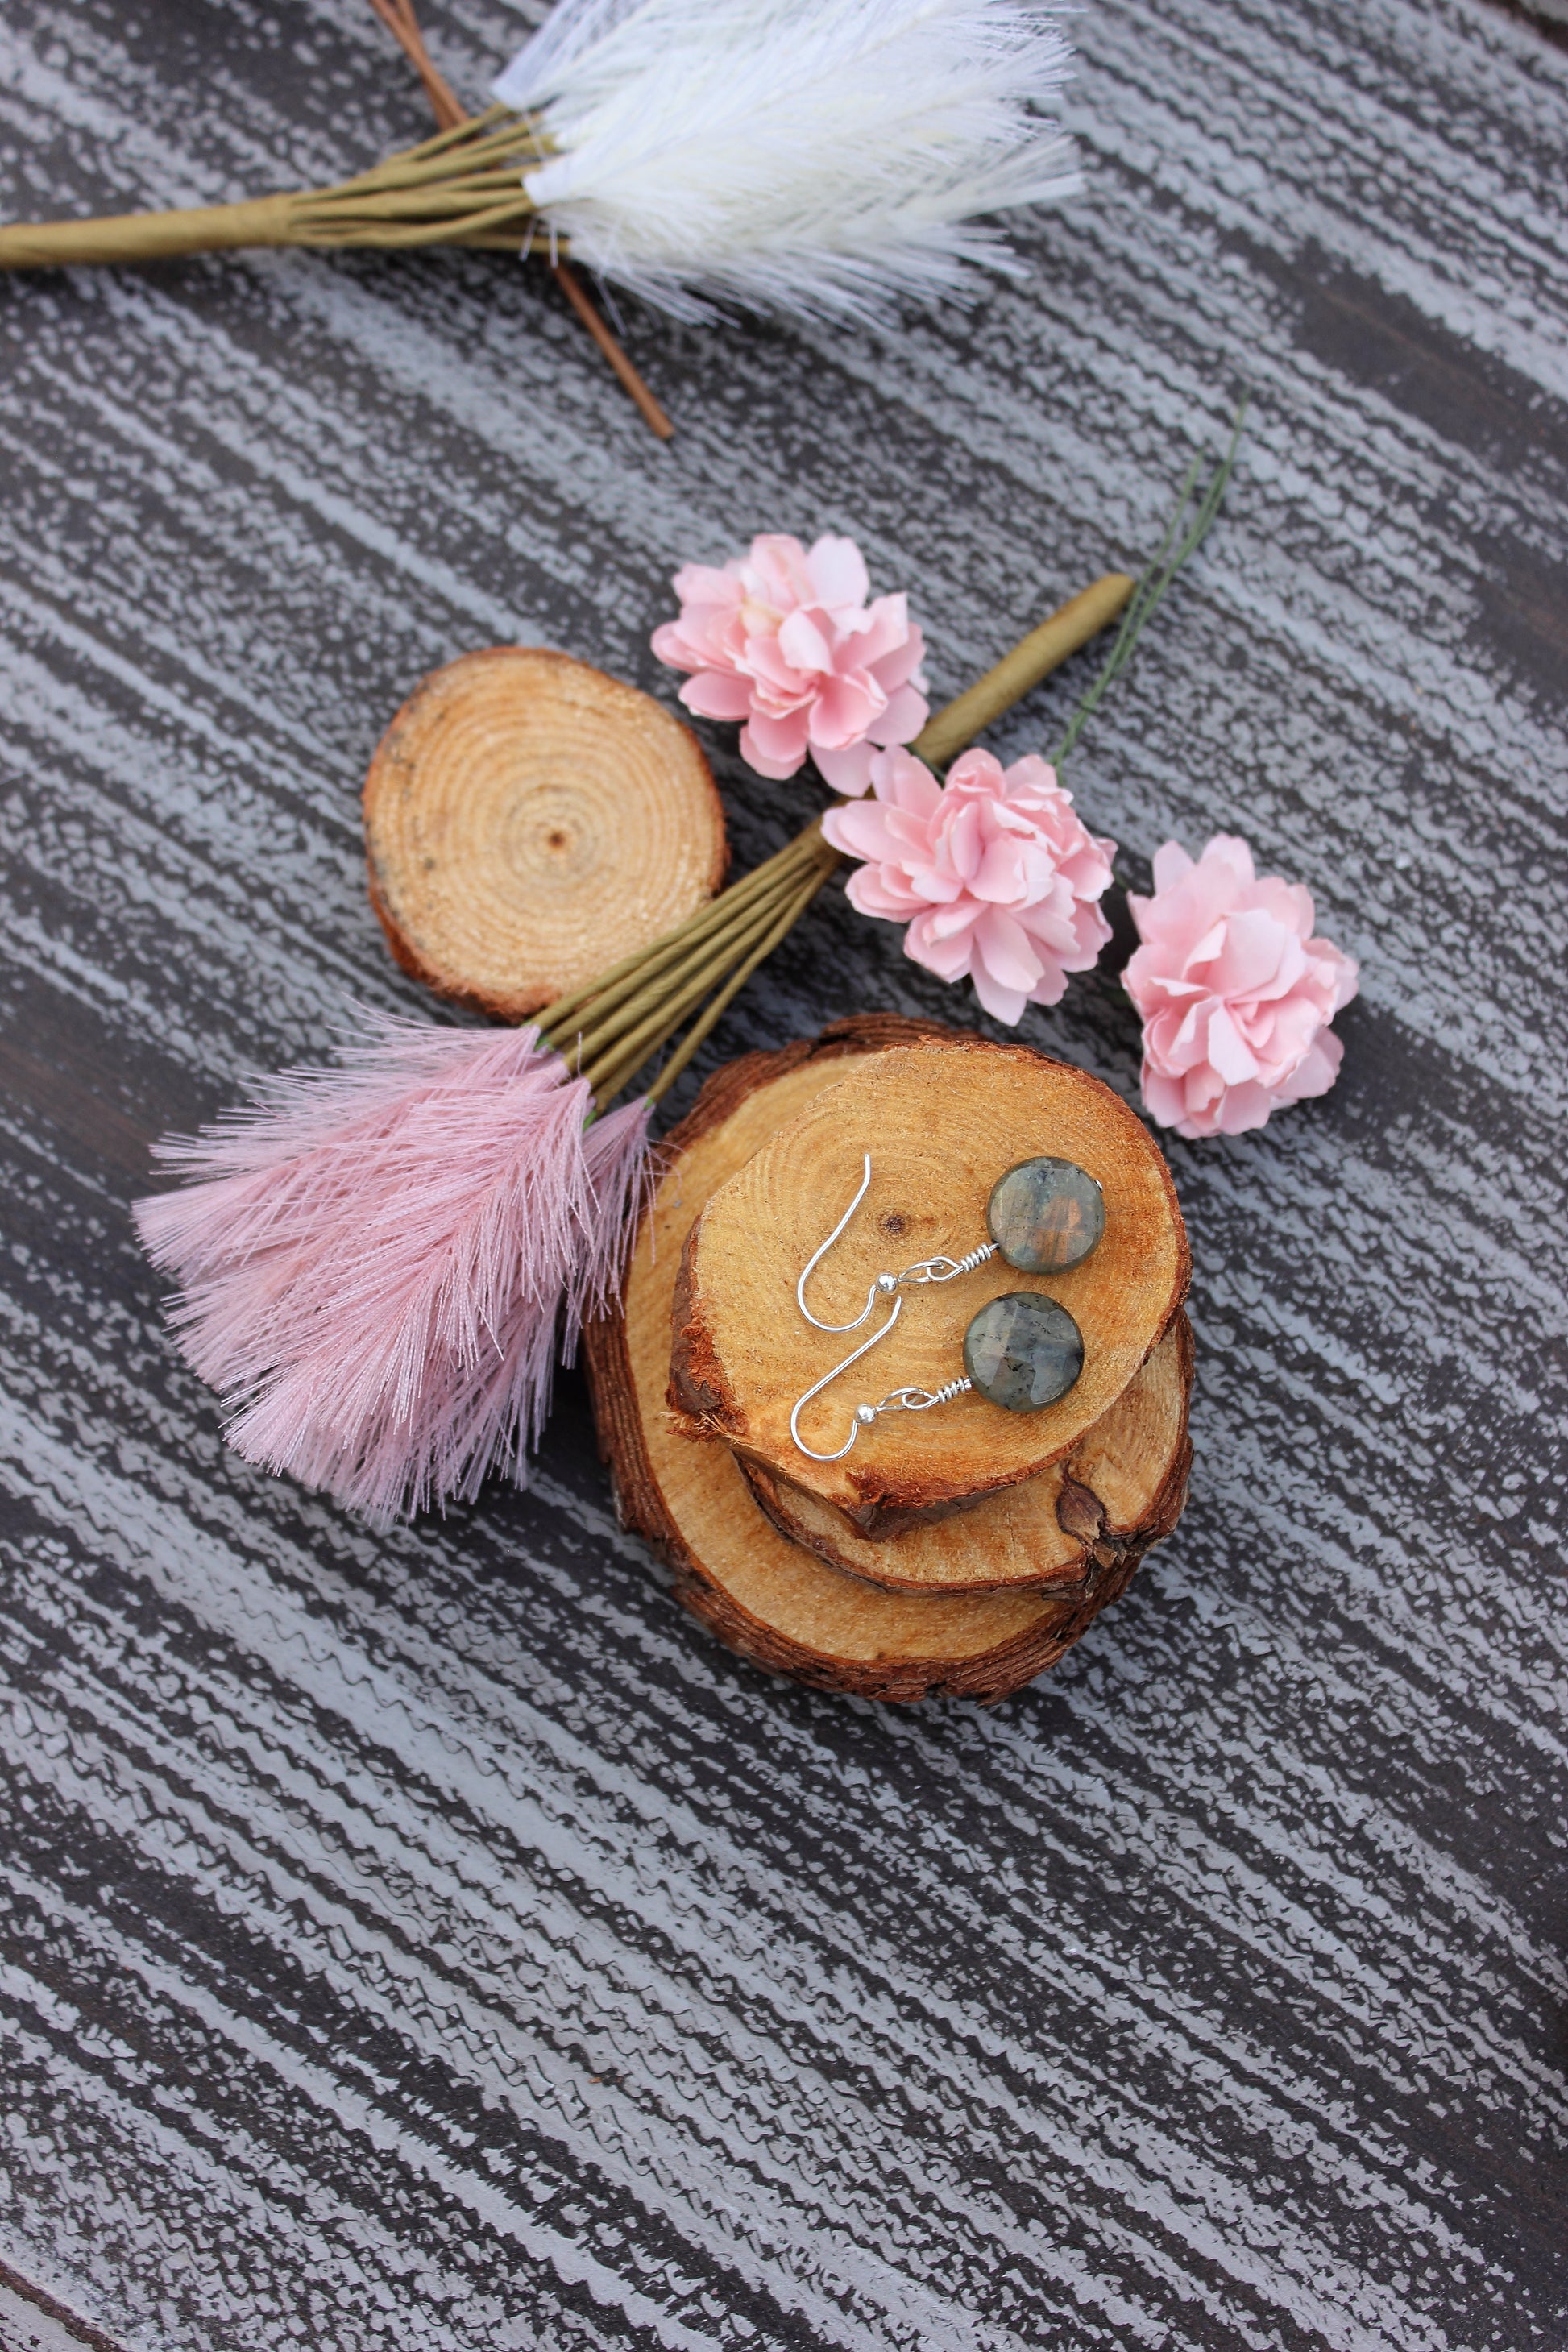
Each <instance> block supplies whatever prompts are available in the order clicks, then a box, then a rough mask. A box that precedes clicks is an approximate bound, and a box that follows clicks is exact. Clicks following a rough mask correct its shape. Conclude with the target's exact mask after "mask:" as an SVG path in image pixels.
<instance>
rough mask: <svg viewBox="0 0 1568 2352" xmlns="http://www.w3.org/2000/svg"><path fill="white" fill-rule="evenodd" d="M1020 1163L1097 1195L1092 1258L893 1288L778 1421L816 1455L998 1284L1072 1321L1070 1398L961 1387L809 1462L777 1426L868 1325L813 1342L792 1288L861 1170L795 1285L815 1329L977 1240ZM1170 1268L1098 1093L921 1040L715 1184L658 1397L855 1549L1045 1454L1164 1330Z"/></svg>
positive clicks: (1174, 1270)
mask: <svg viewBox="0 0 1568 2352" xmlns="http://www.w3.org/2000/svg"><path fill="white" fill-rule="evenodd" d="M1039 1154H1054V1155H1057V1156H1059V1157H1060V1158H1062V1159H1065V1160H1071V1161H1073V1162H1074V1163H1075V1164H1076V1165H1077V1166H1079V1167H1080V1168H1084V1169H1086V1170H1087V1171H1089V1174H1090V1175H1091V1176H1093V1177H1094V1178H1095V1179H1096V1180H1097V1181H1098V1182H1099V1184H1100V1188H1101V1191H1102V1192H1103V1194H1104V1199H1105V1213H1106V1223H1105V1234H1104V1238H1103V1240H1102V1241H1101V1242H1100V1245H1099V1247H1098V1248H1097V1249H1096V1250H1095V1251H1094V1253H1093V1255H1090V1256H1089V1257H1087V1258H1085V1259H1084V1260H1083V1261H1082V1263H1081V1264H1080V1265H1075V1266H1073V1267H1071V1268H1069V1269H1067V1270H1065V1271H1058V1272H1057V1273H1053V1274H1048V1275H1047V1274H1026V1273H1020V1272H1019V1271H1017V1270H1016V1268H1015V1267H1013V1266H1010V1265H1007V1264H1006V1262H1005V1260H1004V1259H1002V1258H1001V1257H994V1258H992V1259H991V1260H990V1261H989V1262H988V1263H986V1264H984V1265H981V1266H978V1267H976V1268H974V1269H973V1270H972V1271H971V1272H969V1273H967V1274H965V1275H963V1276H959V1277H957V1278H955V1279H953V1280H952V1281H949V1282H945V1283H941V1284H931V1285H930V1286H925V1287H917V1288H914V1289H912V1290H910V1291H909V1292H908V1293H907V1294H900V1296H901V1297H903V1300H904V1303H903V1306H902V1308H901V1311H900V1319H899V1321H898V1323H897V1325H896V1327H894V1328H893V1329H892V1330H891V1331H890V1332H889V1337H888V1338H887V1339H885V1340H884V1341H883V1342H882V1343H881V1344H880V1345H879V1347H878V1348H877V1349H875V1350H874V1351H873V1352H872V1353H871V1354H870V1355H868V1357H867V1358H866V1359H865V1360H863V1361H862V1362H860V1363H858V1364H857V1365H856V1366H854V1367H853V1369H852V1370H851V1371H850V1372H848V1373H847V1374H846V1375H845V1376H844V1377H843V1378H842V1379H840V1380H839V1381H836V1382H835V1383H834V1385H833V1386H832V1387H831V1388H830V1389H828V1390H826V1391H825V1392H824V1393H823V1394H822V1395H821V1396H820V1397H819V1398H817V1399H816V1400H814V1401H813V1402H812V1403H811V1404H810V1405H809V1406H808V1407H807V1408H806V1411H805V1412H804V1413H803V1414H802V1416H801V1423H800V1426H801V1431H802V1434H803V1436H804V1437H805V1442H806V1444H811V1445H814V1446H816V1447H818V1448H820V1449H822V1450H823V1451H827V1450H829V1449H831V1448H832V1447H834V1446H836V1445H838V1444H840V1443H841V1442H842V1439H843V1437H844V1436H845V1434H846V1433H847V1431H848V1430H849V1429H850V1428H851V1427H852V1426H853V1423H852V1419H851V1416H852V1415H853V1413H854V1411H855V1409H856V1407H857V1406H858V1404H860V1403H863V1402H864V1403H869V1404H874V1403H875V1402H877V1400H878V1399H879V1398H880V1397H882V1396H884V1395H886V1394H887V1393H888V1392H889V1391H890V1390H893V1389H896V1388H898V1387H900V1386H902V1385H904V1384H906V1383H908V1384H910V1385H918V1386H920V1387H921V1388H924V1389H927V1390H930V1391H936V1390H938V1389H941V1388H942V1387H944V1386H945V1385H946V1384H947V1383H949V1382H951V1381H954V1380H956V1379H959V1378H961V1377H962V1376H963V1370H964V1354H963V1342H964V1331H965V1328H966V1326H967V1325H968V1324H969V1322H970V1320H971V1318H973V1316H974V1315H975V1314H976V1313H977V1311H978V1310H979V1309H980V1308H981V1307H984V1305H985V1304H986V1302H987V1301H988V1300H990V1299H993V1298H995V1297H1000V1296H1004V1295H1006V1294H1010V1293H1018V1292H1023V1293H1026V1294H1034V1295H1039V1296H1044V1297H1047V1298H1049V1299H1052V1300H1055V1301H1058V1302H1059V1304H1060V1305H1061V1306H1062V1307H1065V1308H1066V1309H1067V1310H1068V1313H1069V1314H1070V1315H1071V1316H1072V1317H1073V1318H1074V1319H1075V1321H1076V1322H1077V1324H1078V1327H1079V1331H1080V1332H1081V1334H1082V1340H1083V1349H1084V1359H1083V1370H1082V1372H1081V1374H1080V1376H1079V1379H1078V1381H1076V1383H1075V1385H1074V1386H1073V1387H1071V1388H1070V1389H1068V1391H1067V1392H1066V1394H1065V1395H1063V1396H1062V1397H1060V1398H1059V1399H1058V1402H1055V1403H1053V1404H1048V1405H1047V1406H1046V1407H1045V1408H1044V1410H1043V1411H1037V1412H1006V1411H1005V1410H1004V1409H1003V1408H1002V1407H1001V1406H1000V1405H997V1404H994V1403H992V1402H989V1401H988V1400H987V1399H986V1398H985V1397H984V1396H982V1395H981V1394H980V1393H979V1392H978V1391H977V1390H976V1391H971V1392H970V1393H968V1394H966V1395H961V1396H958V1397H956V1398H954V1399H953V1400H952V1401H951V1402H948V1403H944V1404H942V1405H941V1406H939V1407H936V1408H934V1409H933V1410H932V1411H931V1412H919V1413H896V1414H892V1415H889V1417H887V1418H886V1419H884V1420H881V1421H879V1422H878V1423H876V1424H875V1425H874V1427H872V1428H870V1429H869V1430H868V1431H866V1432H865V1433H863V1434H862V1435H861V1437H860V1438H859V1439H858V1442H857V1443H856V1444H855V1446H854V1447H853V1449H852V1450H851V1451H850V1452H849V1453H847V1454H845V1455H843V1457H842V1458H841V1459H840V1460H838V1461H836V1462H815V1461H812V1460H811V1459H810V1458H809V1457H808V1456H807V1455H806V1454H803V1453H802V1452H801V1450H800V1448H799V1447H798V1446H797V1445H796V1444H795V1439H794V1437H793V1435H792V1433H791V1429H790V1417H791V1410H792V1407H793V1406H794V1405H795V1401H796V1399H797V1398H799V1397H801V1396H803V1395H804V1394H805V1391H807V1390H808V1389H809V1388H811V1387H812V1386H813V1384H814V1383H816V1382H817V1381H820V1380H821V1378H822V1376H823V1375H824V1373H825V1372H826V1371H828V1370H831V1368H832V1366H833V1365H834V1364H835V1363H836V1362H838V1361H839V1360H842V1359H843V1358H844V1357H846V1356H847V1355H848V1354H849V1353H850V1351H851V1350H852V1349H854V1348H855V1346H856V1345H857V1344H858V1339H861V1338H863V1337H865V1336H866V1335H867V1333H868V1332H869V1331H870V1330H871V1329H873V1328H875V1326H876V1324H877V1322H878V1321H879V1320H880V1319H881V1317H880V1311H879V1313H878V1315H876V1316H874V1317H873V1318H872V1321H871V1323H870V1324H868V1325H867V1326H866V1327H865V1328H864V1329H863V1330H862V1331H860V1332H858V1333H855V1334H852V1335H850V1336H847V1337H846V1336H839V1337H837V1338H836V1337H835V1336H834V1335H832V1334H830V1333H826V1332H823V1331H820V1330H816V1329H814V1328H812V1326H811V1325H810V1324H808V1323H807V1322H806V1321H805V1318H803V1316H802V1315H801V1313H800V1310H799V1308H798V1307H797V1305H796V1303H795V1282H796V1278H797V1276H799V1274H800V1271H801V1269H802V1267H803V1266H805V1265H806V1263H807V1261H808V1260H809V1259H810V1258H811V1256H812V1255H813V1253H814V1252H815V1251H816V1249H817V1247H818V1245H819V1244H821V1243H822V1242H823V1241H824V1240H825V1239H826V1236H827V1234H829V1233H831V1231H832V1230H833V1228H834V1226H835V1225H836V1224H837V1222H838V1220H839V1218H840V1217H841V1216H842V1215H843V1213H844V1212H845V1210H846V1209H847V1206H848V1204H849V1202H851V1201H852V1200H853V1199H854V1197H855V1193H856V1190H857V1188H858V1185H859V1183H860V1182H861V1181H862V1172H863V1169H864V1165H865V1160H866V1157H867V1155H869V1157H870V1159H871V1162H872V1182H871V1188H870V1191H869V1192H868V1194H867V1197H866V1200H865V1202H864V1203H863V1204H862V1207H861V1208H860V1210H859V1211H858V1213H856V1215H855V1216H854V1217H853V1218H852V1219H851V1221H850V1223H849V1224H848V1226H847V1228H846V1230H845V1232H844V1234H843V1235H842V1237H841V1239H840V1240H839V1241H838V1242H837V1243H836V1244H835V1245H834V1247H833V1249H832V1251H831V1252H830V1254H829V1255H828V1256H827V1257H826V1258H825V1259H824V1261H823V1263H822V1265H821V1266H820V1268H819V1269H818V1271H817V1272H816V1275H815V1276H814V1277H813V1296H814V1298H815V1301H816V1311H817V1313H818V1314H820V1315H822V1316H823V1317H824V1318H826V1320H829V1321H837V1320H847V1318H848V1317H850V1316H852V1315H854V1314H855V1312H856V1310H857V1308H858V1307H859V1306H860V1305H861V1303H862V1302H863V1301H864V1300H865V1298H866V1296H867V1293H868V1287H869V1286H871V1285H872V1284H874V1283H875V1282H876V1280H877V1278H878V1276H879V1275H881V1274H883V1273H885V1272H887V1273H892V1272H897V1271H898V1270H900V1268H902V1267H905V1266H909V1265H914V1264H918V1263H920V1262H921V1261H923V1260H925V1259H926V1258H928V1257H931V1256H935V1255H943V1256H946V1257H949V1258H952V1259H961V1258H963V1257H964V1256H966V1255H968V1253H969V1252H971V1251H972V1250H973V1248H974V1247H975V1245H976V1244H979V1243H983V1242H984V1240H985V1238H986V1204H987V1202H988V1201H989V1199H990V1196H991V1192H992V1189H993V1187H994V1185H995V1183H996V1181H997V1179H998V1178H999V1177H1000V1176H1001V1175H1002V1174H1003V1173H1004V1171H1005V1170H1007V1169H1009V1168H1011V1167H1014V1166H1016V1164H1017V1163H1018V1162H1020V1161H1022V1160H1029V1159H1032V1158H1034V1157H1036V1156H1037V1155H1039ZM1190 1269H1191V1258H1190V1256H1189V1254H1188V1250H1187V1243H1186V1236H1185V1234H1184V1231H1183V1226H1182V1218H1181V1212H1180V1210H1179V1208H1178V1207H1177V1205H1176V1195H1175V1188H1174V1186H1173V1184H1172V1181H1171V1177H1170V1171H1169V1170H1168V1169H1167V1168H1166V1166H1165V1162H1164V1160H1163V1158H1162V1157H1161V1154H1160V1151H1159V1149H1158V1147H1157V1146H1156V1144H1155V1143H1154V1140H1153V1139H1152V1136H1151V1135H1150V1133H1149V1130H1148V1129H1147V1128H1146V1127H1145V1126H1144V1125H1143V1123H1142V1120H1141V1119H1140V1118H1137V1116H1136V1115H1135V1114H1134V1113H1133V1112H1132V1111H1131V1110H1130V1109H1129V1108H1128V1107H1127V1105H1126V1104H1125V1103H1124V1102H1123V1101H1122V1100H1121V1097H1120V1096H1118V1095H1115V1094H1113V1093H1112V1092H1111V1090H1110V1087H1107V1086H1103V1085H1101V1083H1100V1080H1099V1079H1098V1078H1093V1077H1090V1076H1089V1074H1088V1073H1087V1072H1086V1071H1083V1070H1079V1069H1074V1068H1072V1067H1071V1066H1069V1065H1068V1064H1067V1063H1065V1062H1057V1061H1052V1060H1051V1059H1049V1058H1048V1057H1047V1055H1043V1054H1038V1053H1036V1052H1034V1051H1033V1050H1032V1049H1031V1048H1030V1047H1028V1046H1026V1045H993V1044H991V1043H990V1042H989V1041H988V1040H986V1039H984V1038H982V1037H959V1036H954V1035H952V1034H949V1035H946V1036H942V1037H929V1038H926V1039H924V1040H923V1041H922V1042H921V1043H920V1044H918V1045H910V1046H901V1047H897V1048H895V1049H894V1050H892V1051H891V1052H889V1053H886V1054H882V1055H879V1056H878V1057H877V1058H876V1059H875V1061H873V1062H871V1063H869V1064H868V1065H867V1066H865V1067H863V1068H861V1069H859V1070H857V1071H856V1072H854V1073H853V1074H852V1075H851V1076H847V1077H846V1078H844V1079H843V1080H841V1082H840V1084H839V1085H838V1086H837V1087H835V1088H834V1089H833V1090H832V1092H831V1093H829V1092H827V1091H826V1090H824V1091H823V1092H821V1093H819V1094H818V1095H817V1096H816V1098H815V1099H814V1100H813V1102H812V1103H811V1104H810V1105H809V1106H807V1107H806V1108H805V1109H804V1110H802V1112H801V1113H800V1114H799V1116H798V1117H797V1118H795V1119H794V1120H793V1121H792V1122H791V1123H790V1124H789V1125H788V1126H787V1127H781V1128H780V1129H779V1130H778V1132H777V1133H776V1134H775V1135H773V1137H772V1138H770V1139H769V1141H768V1142H767V1144H766V1145H764V1147H763V1150H760V1151H759V1152H757V1153H756V1155H755V1156H754V1157H753V1158H752V1159H751V1160H748V1161H747V1162H746V1164H745V1166H744V1167H743V1168H742V1169H741V1170H740V1171H738V1172H737V1173H736V1174H735V1175H734V1176H733V1177H732V1178H731V1180H730V1181H729V1182H728V1183H726V1184H725V1185H723V1186H722V1187H721V1189H720V1190H718V1191H717V1192H715V1193H714V1194H713V1197H712V1198H711V1200H710V1202H709V1203H708V1205H707V1207H706V1208H705V1209H704V1211H703V1213H702V1217H701V1220H700V1223H699V1224H698V1225H697V1226H696V1228H695V1229H694V1231H693V1233H692V1234H690V1236H689V1239H688V1241H687V1244H686V1249H685V1253H684V1259H683V1264H682V1267H681V1271H680V1276H679V1282H678V1284H677V1292H676V1297H677V1307H676V1331H675V1345H674V1355H673V1360H672V1365H671V1392H672V1395H673V1396H674V1398H675V1399H676V1401H677V1402H679V1404H680V1406H681V1407H682V1409H683V1410H684V1411H685V1412H688V1413H689V1414H690V1415H691V1417H692V1418H693V1419H694V1420H697V1421H701V1422H704V1423H707V1424H708V1425H710V1427H711V1428H712V1429H713V1431H714V1432H715V1433H716V1434H719V1435H721V1436H723V1437H724V1438H725V1439H726V1440H727V1441H728V1443H729V1444H731V1445H732V1446H733V1447H734V1448H735V1450H736V1452H737V1453H738V1454H742V1455H743V1456H744V1457H745V1458H746V1459H747V1460H748V1461H750V1462H752V1463H754V1464H755V1465H757V1466H758V1468H759V1469H760V1470H762V1471H763V1472H764V1473H765V1474H766V1475H768V1476H769V1477H771V1478H773V1479H774V1480H777V1481H781V1482H783V1483H784V1485H787V1486H793V1487H795V1488H798V1489H799V1490H800V1491H801V1492H802V1493H803V1494H805V1495H808V1496H816V1498H817V1499H818V1500H819V1501H820V1502H822V1503H824V1504H826V1505H830V1506H832V1507H834V1508H835V1509H836V1510H837V1511H838V1512H839V1513H840V1514H841V1515H842V1516H843V1517H844V1518H845V1520H846V1521H847V1526H848V1528H849V1529H851V1530H853V1531H854V1532H855V1533H857V1534H858V1535H861V1536H869V1537H871V1538H879V1537H892V1536H894V1535H897V1534H898V1533H899V1532H900V1530H902V1529H904V1528H909V1527H910V1526H913V1525H915V1524H917V1523H918V1522H919V1521H921V1520H922V1519H928V1520H935V1519H942V1518H944V1517H947V1516H948V1515H949V1514H950V1513H951V1512H952V1510H953V1509H954V1508H955V1507H960V1508H961V1507H963V1506H964V1505H966V1504H970V1503H973V1502H975V1501H977V1500H978V1499H979V1498H980V1497H981V1496H985V1495H994V1494H996V1493H997V1492H999V1491H1000V1490H1001V1489H1003V1488H1005V1487H1007V1486H1016V1485H1017V1484H1019V1483H1020V1482H1021V1481H1022V1480H1025V1479H1029V1478H1035V1477H1037V1476H1038V1475H1040V1473H1041V1472H1042V1471H1044V1470H1047V1469H1049V1468H1050V1466H1051V1465H1053V1464H1054V1463H1058V1462H1064V1461H1066V1460H1067V1458H1068V1455H1069V1454H1071V1452H1072V1450H1073V1448H1074V1447H1075V1446H1076V1445H1077V1444H1078V1443H1079V1439H1080V1438H1081V1437H1082V1436H1083V1434H1084V1433H1085V1431H1086V1430H1088V1429H1089V1428H1090V1427H1092V1425H1093V1424H1094V1423H1096V1422H1097V1421H1099V1420H1100V1416H1101V1414H1102V1413H1105V1412H1109V1411H1110V1407H1111V1406H1112V1405H1113V1404H1114V1403H1115V1402H1116V1400H1117V1399H1118V1397H1120V1396H1121V1392H1122V1391H1123V1390H1124V1389H1125V1388H1126V1387H1127V1384H1128V1382H1129V1381H1131V1378H1132V1376H1133V1374H1134V1373H1135V1372H1136V1371H1137V1370H1138V1369H1139V1367H1140V1365H1141V1364H1142V1362H1143V1361H1144V1360H1145V1358H1146V1357H1147V1356H1148V1355H1149V1353H1150V1350H1151V1349H1152V1348H1153V1346H1154V1344H1155V1342H1156V1341H1157V1340H1158V1339H1160V1338H1161V1337H1162V1335H1163V1333H1164V1331H1165V1330H1166V1329H1167V1328H1169V1326H1170V1324H1171V1322H1172V1321H1173V1318H1174V1316H1175V1314H1176V1312H1177V1310H1178V1308H1179V1307H1180V1306H1181V1304H1182V1301H1183V1299H1184V1297H1185V1296H1186V1290H1187V1281H1188V1276H1189V1273H1190Z"/></svg>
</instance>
